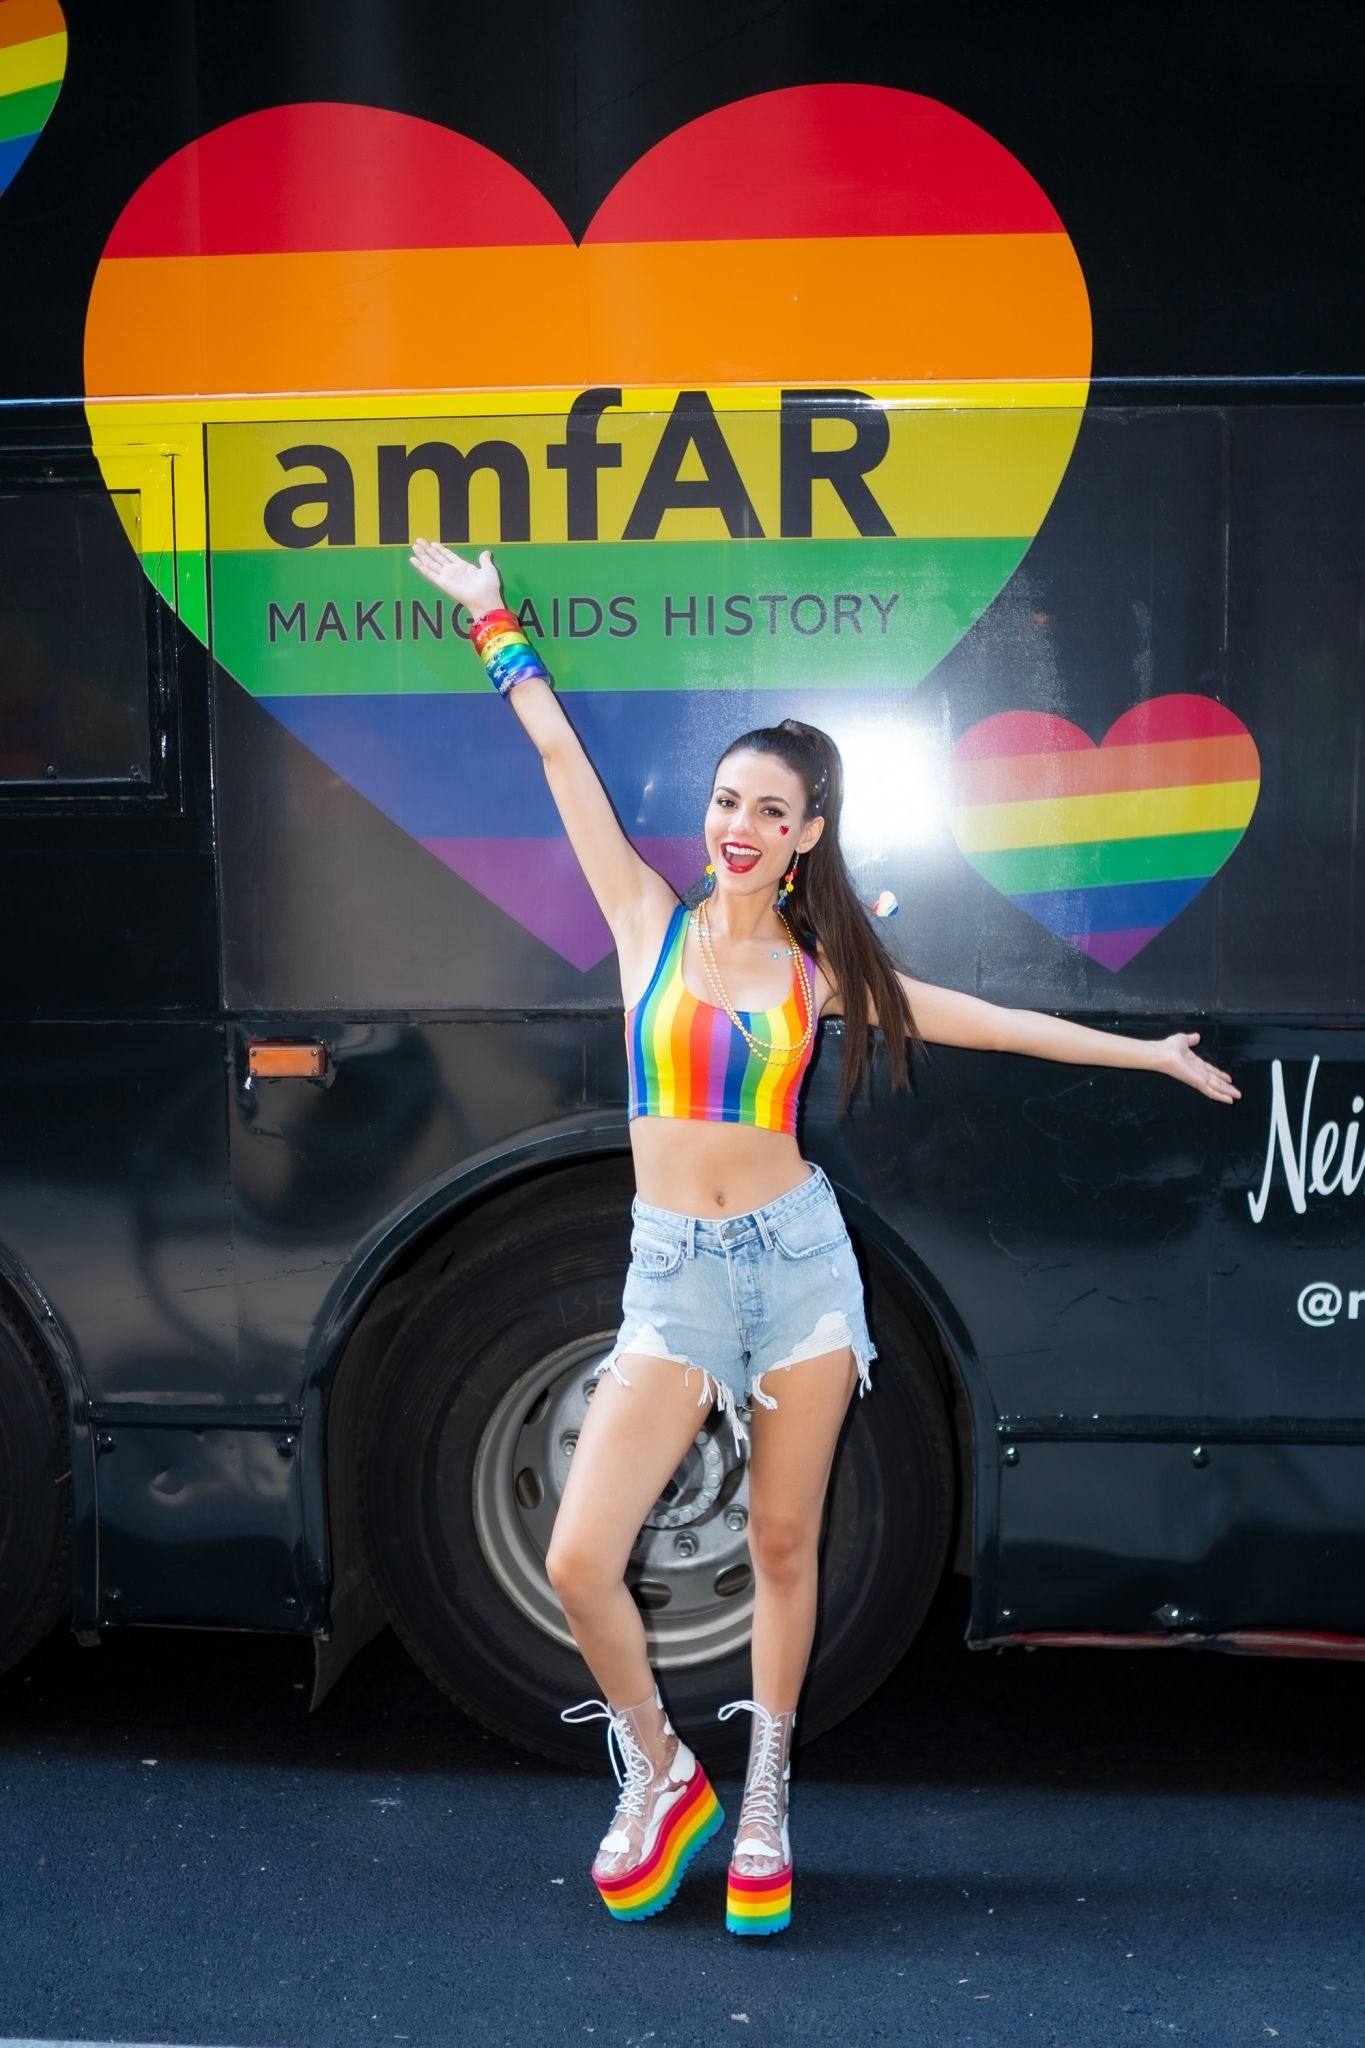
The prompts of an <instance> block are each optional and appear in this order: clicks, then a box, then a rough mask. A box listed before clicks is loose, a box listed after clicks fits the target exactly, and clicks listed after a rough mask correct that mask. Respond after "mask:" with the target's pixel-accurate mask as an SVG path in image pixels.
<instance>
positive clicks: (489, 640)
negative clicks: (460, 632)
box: [469, 609, 550, 697]
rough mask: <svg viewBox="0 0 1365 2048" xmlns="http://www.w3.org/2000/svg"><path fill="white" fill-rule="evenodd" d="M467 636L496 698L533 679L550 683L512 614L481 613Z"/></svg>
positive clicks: (534, 651) (548, 673) (538, 657)
mask: <svg viewBox="0 0 1365 2048" xmlns="http://www.w3.org/2000/svg"><path fill="white" fill-rule="evenodd" d="M469 637H470V640H471V641H472V642H473V645H474V652H475V653H476V654H477V655H478V657H479V659H480V661H481V662H482V663H483V665H484V667H485V668H486V669H487V671H488V680H489V682H490V683H491V684H492V685H493V688H494V689H495V690H496V691H497V693H498V695H499V696H500V697H505V696H506V695H507V693H508V691H509V690H514V689H515V688H516V686H517V684H518V683H525V682H528V681H529V680H530V679H531V678H532V677H533V676H539V677H540V679H541V681H542V682H546V683H548V682H550V671H549V670H548V669H547V668H546V666H545V664H544V662H543V661H542V660H541V658H540V656H539V655H538V654H537V653H536V650H535V648H534V647H532V645H531V643H530V641H529V640H528V639H527V638H526V635H525V634H524V633H523V632H522V630H521V626H520V625H519V623H518V621H517V617H516V614H515V612H509V611H506V610H501V609H500V610H498V611H495V612H485V613H484V615H483V617H482V618H481V619H475V621H474V623H473V624H472V625H471V627H470V629H469Z"/></svg>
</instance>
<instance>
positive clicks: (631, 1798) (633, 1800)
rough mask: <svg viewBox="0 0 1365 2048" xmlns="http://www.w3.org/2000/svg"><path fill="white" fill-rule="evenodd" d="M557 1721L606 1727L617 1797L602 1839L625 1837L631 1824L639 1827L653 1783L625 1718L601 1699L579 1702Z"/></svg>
mask: <svg viewBox="0 0 1365 2048" xmlns="http://www.w3.org/2000/svg"><path fill="white" fill-rule="evenodd" d="M559 1718H560V1720H561V1721H567V1722H568V1723H569V1725H570V1726H571V1727H581V1726H583V1725H584V1724H585V1723H587V1722H590V1721H605V1722H606V1724H607V1756H608V1757H609V1759H610V1761H611V1768H612V1775H613V1777H614V1778H615V1779H616V1783H617V1785H618V1786H619V1787H620V1793H621V1796H620V1798H619V1799H618V1800H617V1802H616V1816H615V1819H614V1820H613V1821H612V1824H611V1828H610V1830H609V1832H608V1835H607V1837H606V1839H607V1840H608V1841H609V1840H610V1839H611V1836H612V1835H614V1834H616V1833H618V1832H619V1833H622V1834H628V1833H629V1832H630V1826H631V1823H632V1822H633V1823H634V1824H635V1825H636V1827H643V1825H644V1821H645V1810H646V1808H647V1806H648V1804H649V1792H650V1787H651V1786H652V1785H653V1783H654V1766H653V1764H652V1763H651V1762H650V1760H649V1757H648V1756H647V1755H646V1753H645V1751H644V1750H643V1749H642V1748H641V1747H640V1744H639V1743H638V1742H637V1741H636V1740H635V1737H634V1734H633V1733H632V1731H631V1726H630V1721H629V1718H628V1716H627V1715H626V1714H624V1713H621V1714H614V1713H613V1712H612V1710H611V1708H610V1707H609V1706H608V1705H607V1702H606V1701H605V1700H580V1702H579V1704H578V1705H577V1706H576V1707H566V1708H565V1709H564V1711H563V1713H562V1714H561V1715H560V1717H559Z"/></svg>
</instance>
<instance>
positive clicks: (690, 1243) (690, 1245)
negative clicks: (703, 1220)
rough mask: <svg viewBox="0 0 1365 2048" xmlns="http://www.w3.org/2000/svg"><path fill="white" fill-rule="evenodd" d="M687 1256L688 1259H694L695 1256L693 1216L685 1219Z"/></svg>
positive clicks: (695, 1232) (695, 1244)
mask: <svg viewBox="0 0 1365 2048" xmlns="http://www.w3.org/2000/svg"><path fill="white" fill-rule="evenodd" d="M687 1256H688V1258H689V1259H695V1258H696V1256H697V1219H696V1217H695V1216H689V1217H688V1219H687Z"/></svg>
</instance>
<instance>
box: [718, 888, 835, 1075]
mask: <svg viewBox="0 0 1365 2048" xmlns="http://www.w3.org/2000/svg"><path fill="white" fill-rule="evenodd" d="M777 915H778V917H779V919H781V923H782V929H783V931H784V932H785V933H786V934H787V937H788V938H789V939H790V940H791V951H792V958H793V959H794V960H795V962H796V983H797V986H798V988H799V989H800V990H801V994H802V997H803V999H804V1002H805V1010H806V1028H805V1030H804V1031H803V1032H802V1034H801V1038H800V1042H799V1043H798V1044H796V1045H765V1044H764V1042H763V1040H762V1039H761V1038H755V1037H754V1035H753V1033H752V1032H751V1031H750V1030H748V1029H747V1027H746V1026H745V1025H744V1024H742V1023H741V1022H740V1019H739V1013H738V1011H737V1010H736V1009H735V1006H734V1004H733V1003H732V1002H731V1001H730V997H729V995H728V993H727V992H726V987H725V983H724V982H723V981H722V980H721V978H720V968H719V967H718V966H717V965H716V955H715V950H714V948H713V946H712V943H711V927H710V924H709V923H708V921H707V916H706V905H705V904H704V903H703V904H701V905H700V907H699V908H698V911H697V942H698V945H699V946H700V948H701V961H702V966H703V967H704V968H705V969H706V978H707V980H708V981H709V982H710V984H711V991H712V994H713V995H715V996H716V997H717V999H718V1000H717V1007H718V1008H719V1009H722V1010H724V1012H725V1014H726V1016H727V1017H728V1018H729V1019H730V1022H731V1023H732V1024H733V1025H734V1027H735V1029H736V1031H737V1032H738V1033H739V1035H740V1037H741V1038H742V1039H743V1040H744V1043H745V1044H746V1045H747V1046H748V1048H749V1050H750V1052H754V1053H757V1054H758V1057H759V1058H760V1059H761V1060H762V1061H763V1062H764V1063H765V1065H767V1066H770V1067H791V1066H795V1064H796V1062H797V1061H798V1060H801V1059H804V1058H805V1056H806V1049H807V1047H808V1046H809V1045H810V1042H811V1040H812V1038H813V1037H814V1036H815V987H814V984H813V982H812V981H811V978H810V975H809V973H808V971H807V968H806V960H805V955H804V954H803V953H802V951H801V948H800V947H799V946H798V945H797V943H796V936H795V934H794V933H793V931H792V928H791V926H790V925H789V924H788V923H787V920H786V918H785V917H784V916H783V915H782V912H781V911H780V910H779V911H778V913H777Z"/></svg>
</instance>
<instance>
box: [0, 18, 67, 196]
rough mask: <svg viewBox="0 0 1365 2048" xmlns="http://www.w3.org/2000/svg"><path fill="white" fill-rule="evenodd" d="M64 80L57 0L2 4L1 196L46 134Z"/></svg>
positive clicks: (63, 23) (62, 22) (61, 23)
mask: <svg viewBox="0 0 1365 2048" xmlns="http://www.w3.org/2000/svg"><path fill="white" fill-rule="evenodd" d="M65 75H66V17H65V16H64V15H63V13H62V10H61V8H60V7H59V6H58V5H57V0H0V192H3V191H4V190H5V188H6V186H7V185H8V184H9V182H10V180H11V179H12V178H13V176H14V174H15V172H16V171H17V170H18V168H19V166H20V164H21V163H22V162H23V161H24V158H25V157H26V156H27V155H28V153H29V151H30V150H31V149H32V147H33V145H34V143H35V142H36V141H37V140H38V137H39V136H40V135H41V134H42V132H43V129H44V127H45V126H46V124H47V117H48V115H49V114H50V113H51V112H52V109H53V108H54V107H55V106H56V104H57V95H58V93H59V92H60V91H61V89H62V80H63V78H64V77H65Z"/></svg>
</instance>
